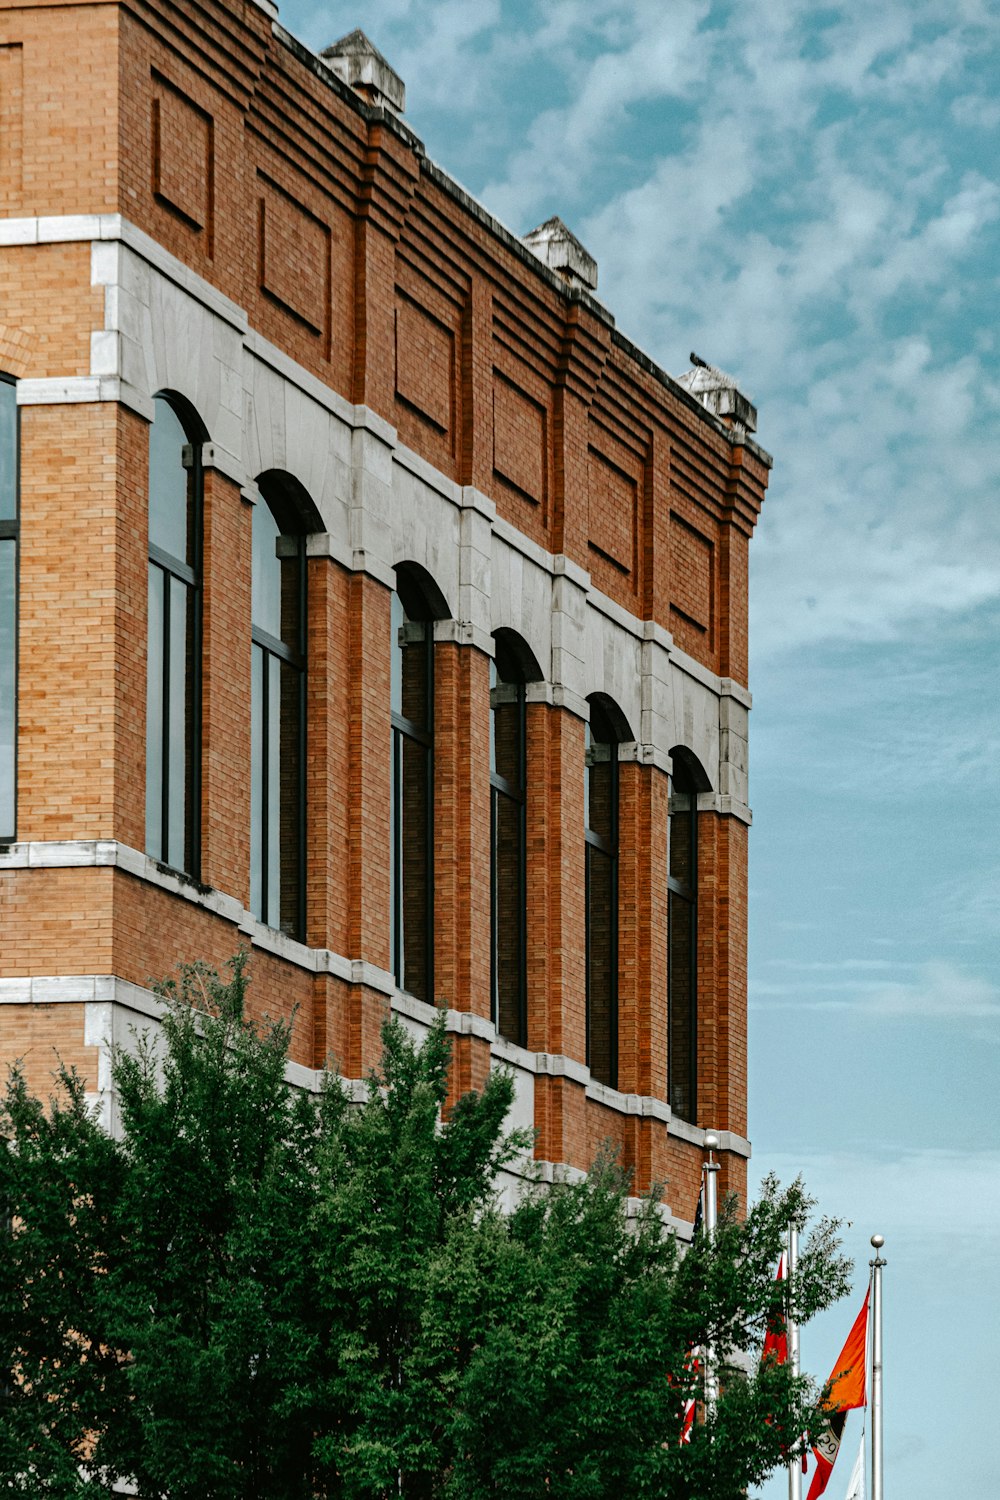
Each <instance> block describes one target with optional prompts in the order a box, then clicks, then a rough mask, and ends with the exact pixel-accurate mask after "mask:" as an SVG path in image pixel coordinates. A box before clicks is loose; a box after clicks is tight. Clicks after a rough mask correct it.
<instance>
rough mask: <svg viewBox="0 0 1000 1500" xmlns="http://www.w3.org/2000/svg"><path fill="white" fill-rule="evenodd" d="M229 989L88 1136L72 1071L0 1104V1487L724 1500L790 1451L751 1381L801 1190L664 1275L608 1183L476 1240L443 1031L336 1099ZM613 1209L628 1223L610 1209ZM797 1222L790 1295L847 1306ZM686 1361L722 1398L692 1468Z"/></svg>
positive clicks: (207, 992)
mask: <svg viewBox="0 0 1000 1500" xmlns="http://www.w3.org/2000/svg"><path fill="white" fill-rule="evenodd" d="M246 987H247V973H246V969H245V965H244V962H243V959H242V958H238V959H237V960H235V961H234V964H233V972H232V976H231V978H230V979H229V980H228V981H227V982H222V981H221V980H219V979H218V978H217V977H216V976H214V975H213V974H211V973H209V972H207V971H205V970H203V969H200V968H197V967H195V968H192V969H189V970H187V971H185V972H184V974H183V976H182V979H181V981H180V983H179V984H178V985H176V986H174V985H167V986H165V987H164V997H165V999H166V1000H167V1002H168V1003H167V1008H166V1012H165V1016H164V1020H163V1025H162V1032H161V1036H160V1039H159V1041H158V1043H157V1044H155V1045H153V1044H150V1043H142V1044H140V1045H139V1046H138V1049H137V1050H136V1051H134V1052H132V1053H129V1052H126V1051H120V1052H119V1053H118V1054H117V1056H116V1057H115V1059H114V1063H113V1069H112V1074H113V1085H114V1098H115V1108H116V1111H117V1128H116V1130H115V1132H114V1134H113V1136H112V1135H109V1134H107V1133H106V1132H105V1131H104V1130H103V1129H102V1127H101V1126H100V1125H99V1124H98V1123H97V1120H96V1118H95V1116H94V1112H93V1110H92V1109H91V1108H90V1107H89V1106H88V1103H87V1099H86V1096H85V1093H84V1089H83V1085H82V1083H81V1082H80V1080H79V1079H78V1078H77V1077H76V1075H75V1074H74V1073H73V1072H71V1071H66V1070H63V1071H62V1072H61V1073H60V1074H59V1076H58V1086H57V1091H56V1094H55V1096H54V1097H53V1098H52V1099H51V1100H49V1101H47V1103H44V1104H43V1103H42V1102H41V1101H39V1100H37V1099H35V1098H33V1097H32V1096H31V1094H30V1093H29V1091H28V1089H27V1087H26V1085H25V1082H24V1079H23V1077H22V1076H21V1074H20V1073H18V1072H17V1071H15V1072H14V1073H13V1074H12V1075H11V1078H10V1080H9V1083H8V1086H7V1091H6V1096H5V1098H4V1100H3V1102H2V1105H0V1136H3V1137H5V1138H6V1149H0V1202H2V1203H3V1204H4V1205H5V1206H6V1209H7V1212H8V1214H9V1230H8V1233H7V1234H6V1236H5V1237H4V1242H3V1244H2V1253H0V1360H2V1362H3V1364H4V1366H5V1367H6V1368H7V1370H9V1372H10V1374H9V1379H8V1382H7V1387H6V1391H5V1393H4V1394H3V1395H2V1396H0V1480H2V1483H3V1486H4V1487H5V1489H6V1491H7V1492H9V1493H12V1494H14V1493H22V1494H26V1495H32V1496H45V1495H51V1496H67V1497H68V1496H75V1495H77V1494H81V1495H82V1494H84V1493H85V1492H86V1493H94V1492H95V1490H96V1491H97V1492H101V1491H102V1490H103V1491H105V1492H111V1491H112V1490H113V1488H114V1486H115V1484H116V1482H118V1481H121V1480H131V1481H132V1482H133V1483H134V1485H135V1488H136V1491H137V1493H138V1494H139V1495H140V1496H142V1497H144V1500H152V1497H157V1500H159V1497H169V1500H195V1497H198V1500H205V1497H218V1500H231V1497H232V1500H235V1497H251V1496H254V1497H275V1500H277V1497H282V1500H296V1497H300V1496H301V1497H310V1500H312V1497H317V1496H331V1497H332V1496H336V1497H344V1500H348V1497H349V1500H362V1497H366V1500H368V1497H371V1500H376V1497H389V1496H399V1495H403V1496H407V1497H442V1500H444V1497H447V1500H485V1497H487V1496H498V1495H502V1496H505V1497H510V1500H516V1497H529V1496H531V1497H536V1496H539V1497H541V1496H544V1497H558V1500H591V1497H593V1500H598V1497H601V1500H603V1497H607V1496H611V1495H617V1494H629V1495H634V1496H639V1497H642V1496H649V1497H654V1496H655V1497H663V1500H674V1497H676V1500H681V1497H683V1500H689V1497H692V1496H698V1497H699V1500H737V1497H740V1496H742V1495H743V1494H744V1493H745V1491H746V1488H747V1486H748V1485H750V1484H753V1483H755V1482H757V1481H758V1480H760V1479H761V1478H762V1477H763V1476H764V1475H765V1474H766V1473H768V1472H769V1471H770V1470H771V1469H773V1468H774V1467H775V1466H777V1465H778V1464H781V1463H783V1462H785V1461H786V1458H787V1453H788V1449H789V1445H790V1444H793V1443H794V1442H795V1441H797V1440H798V1438H799V1435H800V1434H802V1433H803V1432H814V1431H816V1429H817V1420H816V1416H815V1408H816V1399H817V1392H816V1390H815V1388H814V1387H813V1386H812V1385H811V1383H810V1382H809V1381H808V1380H806V1379H805V1378H804V1377H798V1378H795V1377H793V1376H792V1375H791V1372H790V1371H789V1369H788V1368H787V1366H781V1365H776V1364H774V1363H772V1362H771V1361H768V1362H766V1363H764V1364H761V1363H760V1348H761V1344H762V1341H763V1337H764V1334H765V1331H766V1328H767V1324H768V1320H769V1318H771V1317H773V1316H774V1315H775V1303H774V1299H775V1283H774V1268H775V1264H776V1261H777V1258H778V1254H779V1251H780V1247H781V1241H782V1236H783V1234H784V1230H785V1227H786V1226H787V1224H788V1223H789V1222H790V1221H794V1222H796V1223H798V1224H799V1225H800V1226H804V1223H805V1219H806V1216H807V1214H808V1211H809V1208H810V1206H811V1205H810V1203H809V1200H808V1199H807V1198H806V1196H805V1194H804V1192H803V1189H802V1187H801V1185H800V1184H798V1183H796V1184H794V1185H793V1186H792V1187H791V1188H790V1189H788V1190H786V1191H781V1190H779V1188H778V1186H777V1184H775V1183H773V1182H769V1183H767V1184H765V1186H764V1190H763V1194H762V1197H761V1199H760V1201H759V1202H758V1203H757V1204H755V1205H754V1206H753V1207H752V1208H750V1209H749V1211H748V1212H747V1213H746V1214H745V1216H743V1217H741V1216H740V1215H739V1214H738V1213H737V1212H736V1206H735V1205H734V1204H731V1203H730V1204H727V1205H726V1207H725V1210H724V1212H723V1214H722V1218H721V1223H720V1225H719V1228H718V1231H717V1233H716V1235H715V1237H714V1240H713V1241H712V1242H711V1243H709V1242H708V1241H707V1240H706V1238H705V1237H704V1236H698V1237H697V1238H696V1240H695V1242H694V1244H693V1246H692V1247H691V1248H690V1249H689V1250H687V1251H686V1252H682V1250H681V1249H680V1248H679V1247H678V1245H677V1243H676V1241H675V1240H674V1238H673V1237H672V1236H671V1235H670V1234H669V1233H668V1232H666V1230H665V1228H664V1225H663V1220H662V1218H661V1215H660V1213H659V1211H658V1208H657V1204H656V1201H655V1197H654V1196H650V1198H649V1199H647V1200H645V1201H644V1203H643V1205H642V1207H641V1209H640V1211H639V1213H638V1215H636V1214H635V1213H634V1212H633V1213H631V1214H630V1211H629V1205H630V1201H632V1200H630V1199H629V1197H628V1182H627V1179H626V1177H625V1176H624V1174H623V1173H622V1172H621V1171H620V1170H619V1169H618V1167H617V1166H616V1164H615V1163H614V1161H613V1160H612V1159H611V1158H610V1157H604V1158H602V1159H601V1160H599V1161H598V1163H597V1164H596V1165H595V1167H594V1169H593V1170H592V1171H591V1173H590V1174H589V1175H588V1176H587V1177H586V1179H584V1180H581V1181H578V1182H565V1183H561V1184H558V1185H556V1186H555V1187H549V1188H546V1189H544V1190H543V1189H542V1188H541V1187H539V1186H531V1185H528V1186H526V1188H525V1190H524V1192H523V1193H522V1195H521V1197H520V1200H519V1202H518V1204H517V1206H516V1207H515V1208H514V1209H513V1210H512V1211H511V1212H507V1213H504V1212H502V1211H501V1210H500V1208H499V1207H498V1205H497V1203H496V1201H495V1197H494V1191H495V1183H496V1178H497V1174H498V1173H499V1172H500V1171H501V1169H502V1168H503V1167H504V1166H505V1165H509V1164H510V1163H511V1162H512V1160H513V1159H514V1158H515V1157H516V1156H518V1155H519V1154H520V1153H523V1151H524V1149H525V1147H526V1146H527V1145H528V1144H529V1143H528V1142H527V1141H526V1140H525V1139H524V1138H523V1137H520V1136H518V1135H517V1134H513V1135H512V1134H506V1133H505V1129H504V1122H505V1119H506V1116H507V1112H508V1110H509V1107H510V1104H511V1101H512V1083H511V1080H510V1078H509V1076H508V1075H507V1074H506V1073H504V1072H494V1073H492V1074H491V1075H490V1078H489V1080H488V1082H487V1084H486V1086H485V1088H484V1089H483V1091H482V1093H480V1094H468V1095H466V1096H465V1097H464V1098H462V1099H461V1100H459V1101H458V1103H457V1104H455V1105H454V1107H453V1108H452V1109H451V1110H450V1111H446V1110H445V1101H446V1096H447V1085H448V1062H449V1047H448V1042H447V1038H446V1036H445V1033H444V1029H443V1022H442V1023H441V1024H438V1025H437V1026H435V1027H434V1028H432V1029H431V1031H430V1032H429V1033H428V1035H427V1037H426V1039H425V1040H424V1042H423V1043H422V1045H420V1046H417V1045H416V1044H415V1043H414V1042H412V1041H411V1040H410V1038H409V1037H408V1035H407V1033H406V1032H405V1031H404V1030H403V1028H402V1027H401V1026H399V1025H398V1024H389V1025H387V1026H386V1029H385V1033H384V1055H383V1061H382V1066H381V1070H380V1073H379V1075H378V1076H377V1077H373V1078H371V1079H370V1080H369V1082H368V1084H367V1086H366V1091H365V1095H364V1098H363V1100H362V1101H361V1102H360V1103H357V1102H355V1101H354V1100H352V1098H351V1096H350V1095H349V1093H348V1091H347V1090H346V1088H345V1087H344V1086H342V1084H341V1082H340V1080H338V1079H337V1078H336V1076H335V1075H331V1076H330V1077H329V1079H328V1081H327V1084H326V1086H325V1088H324V1089H323V1091H322V1092H321V1094H320V1095H319V1096H317V1097H314V1096H311V1095H308V1094H306V1093H304V1092H299V1091H295V1090H292V1089H290V1088H289V1087H288V1086H287V1084H286V1082H285V1063H286V1059H287V1050H288V1040H289V1037H288V1030H287V1027H285V1026H283V1025H280V1024H268V1025H265V1026H263V1027H258V1026H256V1025H254V1024H252V1023H251V1022H250V1021H249V1020H248V1019H247V1016H246V1014H245V998H246ZM633 1207H634V1203H633ZM835 1228H836V1226H835V1225H831V1224H830V1223H828V1222H823V1221H821V1222H820V1224H819V1226H818V1227H817V1228H816V1229H815V1230H814V1231H813V1233H812V1236H811V1239H810V1240H809V1241H808V1242H807V1243H806V1246H805V1248H804V1253H803V1254H802V1256H801V1259H800V1270H799V1273H798V1275H797V1277H796V1278H795V1280H794V1282H793V1284H792V1285H791V1287H790V1288H789V1297H790V1299H791V1307H792V1309H793V1310H794V1312H795V1313H796V1315H797V1316H799V1318H800V1319H801V1320H802V1321H805V1320H806V1319H807V1318H808V1317H809V1316H811V1315H812V1314H813V1313H814V1312H816V1311H817V1310H818V1309H819V1308H821V1307H823V1306H826V1305H827V1304H828V1303H829V1302H831V1301H832V1300H833V1299H834V1298H836V1297H837V1296H839V1295H840V1294H841V1293H842V1292H843V1290H844V1289H845V1280H846V1273H847V1269H848V1268H847V1266H846V1264H845V1262H844V1261H843V1260H842V1259H841V1257H840V1255H839V1252H838V1246H837V1241H836V1234H835ZM709 1345H711V1346H712V1348H713V1350H714V1353H715V1360H716V1362H717V1365H718V1367H719V1369H720V1375H721V1384H722V1395H721V1399H720V1400H719V1402H718V1405H717V1407H716V1410H715V1411H714V1413H707V1414H706V1413H704V1411H702V1417H703V1420H699V1422H698V1423H697V1424H696V1426H695V1428H694V1432H693V1434H692V1440H691V1441H690V1443H687V1444H684V1445H682V1444H681V1443H680V1441H679V1437H680V1427H681V1410H682V1403H683V1401H684V1399H685V1397H686V1396H687V1395H688V1394H693V1395H695V1396H698V1395H699V1394H700V1383H701V1379H702V1373H701V1370H702V1366H701V1363H700V1362H699V1359H698V1358H697V1354H698V1351H703V1350H704V1349H705V1348H706V1347H707V1346H709Z"/></svg>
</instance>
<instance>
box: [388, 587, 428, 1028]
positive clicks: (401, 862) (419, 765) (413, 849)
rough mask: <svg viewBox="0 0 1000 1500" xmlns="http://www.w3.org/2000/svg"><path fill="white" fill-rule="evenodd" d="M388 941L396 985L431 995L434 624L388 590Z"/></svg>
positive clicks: (418, 994) (419, 996) (422, 997)
mask: <svg viewBox="0 0 1000 1500" xmlns="http://www.w3.org/2000/svg"><path fill="white" fill-rule="evenodd" d="M391 629H392V640H391V663H390V709H391V716H392V808H391V826H392V849H391V859H390V905H389V911H390V940H391V947H392V966H393V973H394V974H395V977H396V983H397V984H398V985H399V987H400V989H403V990H406V991H408V993H409V994H411V995H415V996H416V997H417V999H419V1000H426V1001H430V1000H431V999H432V998H433V979H432V960H433V921H432V907H431V899H432V868H433V864H432V861H433V849H434V838H433V785H434V782H433V775H434V755H433V747H434V740H433V722H434V717H433V649H434V647H433V627H432V623H431V621H430V620H414V619H411V618H410V616H409V615H408V614H407V613H406V610H405V609H404V608H403V602H402V600H401V599H400V597H399V595H398V594H395V593H394V594H393V596H392V626H391Z"/></svg>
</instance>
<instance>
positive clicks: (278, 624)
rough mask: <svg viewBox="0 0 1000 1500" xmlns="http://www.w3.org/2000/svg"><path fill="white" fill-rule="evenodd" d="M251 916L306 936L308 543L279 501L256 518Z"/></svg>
mask: <svg viewBox="0 0 1000 1500" xmlns="http://www.w3.org/2000/svg"><path fill="white" fill-rule="evenodd" d="M250 616H251V655H252V661H251V688H250V738H251V781H250V906H251V909H252V910H253V912H254V913H255V915H256V916H258V917H259V918H260V920H261V921H262V922H265V923H266V924H267V925H268V926H269V927H278V928H280V929H281V930H282V932H287V933H288V934H289V936H290V937H295V938H300V939H301V938H303V937H304V936H305V869H304V861H305V813H306V809H305V736H306V538H305V528H304V524H303V521H302V519H301V517H300V516H298V515H297V514H295V510H294V507H293V506H292V505H291V504H290V503H289V502H288V501H287V500H286V498H285V497H284V496H282V495H280V494H278V493H277V492H274V493H267V492H264V498H263V499H261V500H259V501H258V502H257V504H256V505H255V506H254V509H253V573H252V589H251V609H250Z"/></svg>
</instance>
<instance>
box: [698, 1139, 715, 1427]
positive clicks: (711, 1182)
mask: <svg viewBox="0 0 1000 1500" xmlns="http://www.w3.org/2000/svg"><path fill="white" fill-rule="evenodd" d="M718 1149H719V1137H718V1136H717V1135H715V1134H714V1133H713V1132H712V1131H709V1132H708V1134H707V1135H706V1136H705V1150H706V1151H707V1152H708V1161H706V1162H705V1164H704V1165H703V1167H702V1169H701V1170H702V1172H703V1173H704V1177H705V1234H706V1236H707V1238H708V1242H709V1244H711V1243H712V1241H713V1240H714V1239H715V1229H716V1225H717V1224H718V1221H719V1199H718V1192H717V1189H716V1184H715V1175H716V1173H717V1172H718V1170H719V1163H718V1162H717V1161H715V1160H714V1158H713V1155H712V1153H713V1152H714V1151H717V1150H718ZM718 1399H719V1378H718V1375H717V1374H716V1370H715V1346H714V1345H713V1344H711V1343H709V1344H707V1345H706V1347H705V1409H706V1412H707V1414H708V1415H709V1416H712V1415H713V1414H714V1412H715V1407H716V1403H717V1402H718Z"/></svg>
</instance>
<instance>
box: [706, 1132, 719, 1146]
mask: <svg viewBox="0 0 1000 1500" xmlns="http://www.w3.org/2000/svg"><path fill="white" fill-rule="evenodd" d="M718 1149H719V1137H718V1136H717V1135H716V1133H715V1131H714V1130H710V1131H709V1132H708V1134H707V1135H706V1136H705V1150H706V1151H718Z"/></svg>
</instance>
